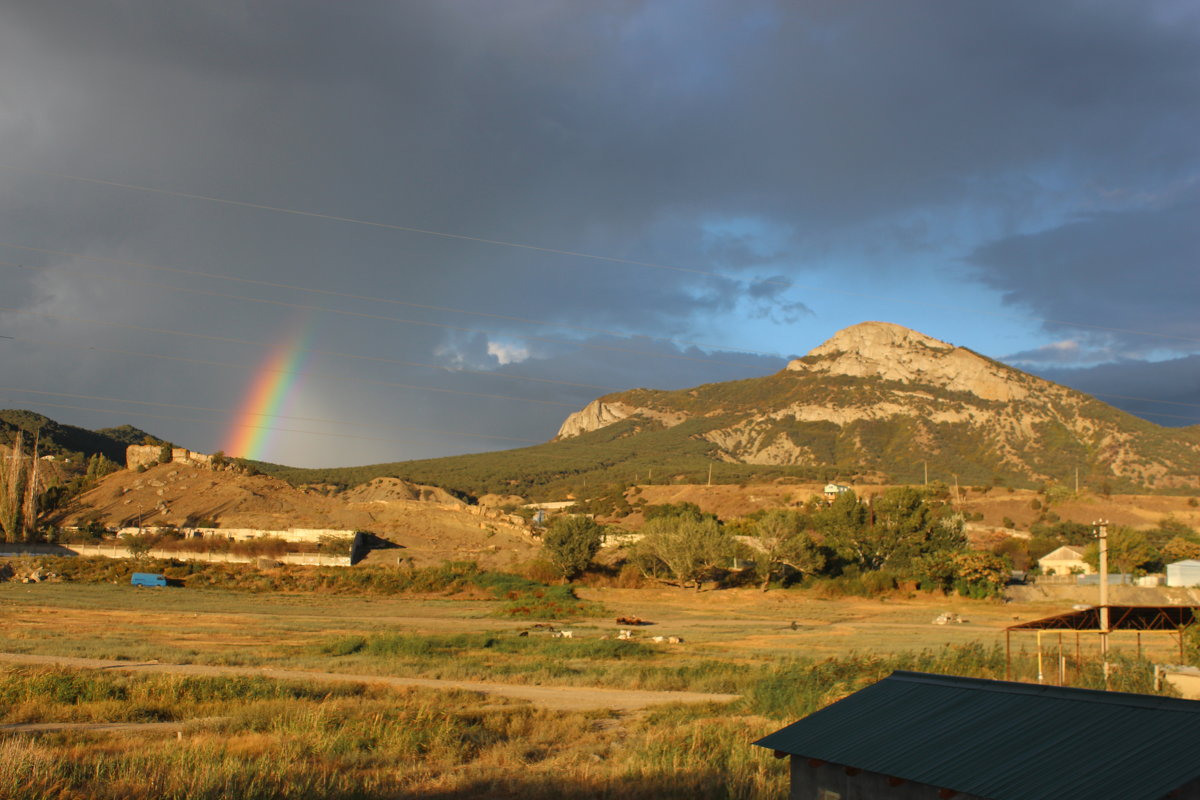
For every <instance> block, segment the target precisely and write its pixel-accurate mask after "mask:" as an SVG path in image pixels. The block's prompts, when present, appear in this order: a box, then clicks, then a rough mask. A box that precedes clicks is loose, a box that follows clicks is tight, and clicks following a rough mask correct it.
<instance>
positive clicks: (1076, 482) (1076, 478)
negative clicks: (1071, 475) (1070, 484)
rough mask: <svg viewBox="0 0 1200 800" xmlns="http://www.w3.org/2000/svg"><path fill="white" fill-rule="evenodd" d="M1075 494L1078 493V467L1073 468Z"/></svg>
mask: <svg viewBox="0 0 1200 800" xmlns="http://www.w3.org/2000/svg"><path fill="white" fill-rule="evenodd" d="M1075 494H1079V467H1076V468H1075Z"/></svg>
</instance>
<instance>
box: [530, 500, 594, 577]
mask: <svg viewBox="0 0 1200 800" xmlns="http://www.w3.org/2000/svg"><path fill="white" fill-rule="evenodd" d="M603 536H604V527H603V526H601V525H599V524H598V523H597V522H596V521H595V520H593V519H592V518H591V517H585V516H583V515H581V514H573V515H571V516H564V517H559V518H557V519H556V520H554V522H552V523H550V528H549V529H548V530H547V531H546V535H545V536H543V537H542V546H543V547H544V548H545V551H546V556H547V558H549V559H550V561H551V563H553V564H554V566H555V567H556V568H557V569H558V571H559V572H561V573H562V576H563V577H564V578H566V579H567V580H570V579H571V578H574V577H575V576H576V575H578V574H580V573H581V572H583V571H584V570H585V569H587V568H588V565H589V564H591V563H592V559H593V558H595V556H596V553H597V552H598V551H599V550H600V542H601V539H602V538H603Z"/></svg>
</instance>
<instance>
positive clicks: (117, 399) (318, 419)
mask: <svg viewBox="0 0 1200 800" xmlns="http://www.w3.org/2000/svg"><path fill="white" fill-rule="evenodd" d="M0 392H19V393H21V394H37V395H46V396H50V397H71V398H75V399H77V400H99V401H101V402H105V403H130V404H132V405H139V406H153V407H156V408H182V409H185V410H187V411H209V412H212V413H215V414H239V415H242V414H244V415H246V416H252V417H269V418H271V419H288V420H295V421H297V422H323V423H330V424H333V425H347V426H350V427H354V428H371V429H372V430H374V429H377V428H380V427H385V428H391V429H395V430H413V431H421V432H423V433H437V434H446V435H449V436H466V437H471V438H475V439H499V440H503V441H506V442H525V443H529V444H540V443H541V440H540V439H527V438H519V437H515V436H496V435H493V434H488V433H468V432H466V431H453V430H442V429H438V428H422V427H418V426H414V425H384V426H380V425H375V424H367V423H363V422H346V421H344V420H338V419H327V418H322V417H298V416H291V415H288V414H266V413H262V412H257V411H250V412H242V411H238V410H237V409H232V408H210V407H207V406H190V405H184V404H182V403H161V402H153V401H150V400H130V399H128V398H124V397H103V396H100V395H92V394H75V393H72V392H49V391H45V390H41V389H20V388H17V387H14V386H0ZM113 413H120V412H115V411H114V412H113ZM212 421H213V422H218V421H219V420H212ZM235 424H236V425H238V426H240V427H246V426H245V425H244V424H242V423H235ZM271 430H274V429H273V428H272V429H271Z"/></svg>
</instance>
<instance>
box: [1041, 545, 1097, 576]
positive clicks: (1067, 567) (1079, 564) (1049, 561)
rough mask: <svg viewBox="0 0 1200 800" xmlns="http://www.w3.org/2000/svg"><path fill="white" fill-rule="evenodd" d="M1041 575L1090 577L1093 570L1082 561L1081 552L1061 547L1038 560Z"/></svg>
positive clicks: (1075, 548) (1068, 547) (1076, 549)
mask: <svg viewBox="0 0 1200 800" xmlns="http://www.w3.org/2000/svg"><path fill="white" fill-rule="evenodd" d="M1038 566H1039V567H1041V570H1042V574H1043V575H1091V574H1092V573H1093V572H1094V571H1095V570H1093V569H1092V568H1091V567H1090V566H1089V565H1088V563H1087V562H1086V561H1084V560H1083V551H1082V550H1080V549H1079V548H1077V547H1071V546H1069V545H1063V546H1062V547H1060V548H1058V549H1057V550H1052V551H1050V552H1049V553H1047V554H1046V555H1044V556H1042V557H1041V558H1039V559H1038Z"/></svg>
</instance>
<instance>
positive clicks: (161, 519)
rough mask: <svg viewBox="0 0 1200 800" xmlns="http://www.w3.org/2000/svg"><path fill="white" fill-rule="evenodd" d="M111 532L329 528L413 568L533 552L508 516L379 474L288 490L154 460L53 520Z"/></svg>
mask: <svg viewBox="0 0 1200 800" xmlns="http://www.w3.org/2000/svg"><path fill="white" fill-rule="evenodd" d="M92 520H95V521H97V522H100V523H101V524H103V525H106V526H110V527H119V526H131V525H139V524H140V525H144V526H152V525H165V524H169V525H176V526H180V527H185V526H197V527H207V526H211V525H212V524H213V523H216V524H217V525H218V526H219V527H223V528H258V529H264V530H286V529H288V528H334V529H343V530H362V531H368V532H370V533H373V534H375V535H377V536H379V537H381V538H383V539H386V540H388V541H390V542H392V543H393V544H396V545H399V546H400V547H401V548H404V549H403V550H399V551H396V552H397V553H398V554H400V555H402V556H404V557H411V558H413V559H414V560H415V561H417V562H418V563H437V562H440V561H443V560H447V559H464V558H468V559H473V560H478V561H481V562H483V563H503V564H508V563H510V562H511V561H512V560H514V559H515V560H518V561H520V560H525V559H528V558H530V557H532V555H533V553H534V552H535V550H536V545H534V544H533V543H532V541H531V539H530V538H529V536H528V534H527V533H526V532H525V531H524V529H523V528H521V527H520V526H519V525H516V524H514V520H512V519H511V518H509V517H507V516H505V515H500V514H499V513H498V512H490V511H488V510H486V509H480V508H477V507H474V506H467V505H465V504H464V503H462V502H461V501H459V500H457V499H455V498H454V497H453V496H451V495H449V494H447V493H446V492H444V491H442V490H441V489H437V488H435V487H431V486H420V485H416V484H410V483H407V482H404V481H399V480H397V479H395V478H383V479H378V480H376V481H372V482H371V483H369V484H366V485H364V486H361V487H358V488H357V489H355V490H353V491H351V492H344V493H328V492H325V491H322V490H319V489H306V488H304V487H299V488H298V487H293V486H291V485H290V484H288V483H287V482H285V481H282V480H279V479H277V478H271V477H268V476H265V475H247V474H244V473H242V472H239V471H236V470H213V469H207V468H203V467H197V466H186V465H181V464H160V465H157V466H154V467H151V468H149V469H147V470H145V471H144V472H135V471H132V470H122V471H120V472H117V473H114V474H112V475H109V476H108V477H106V478H104V479H103V480H101V481H100V482H99V484H98V485H97V486H96V487H94V488H93V489H91V490H89V491H87V492H85V493H84V494H82V495H80V496H79V497H77V498H75V500H74V501H73V502H72V503H71V504H70V506H69V507H68V508H67V509H65V510H64V511H63V512H62V513H61V514H60V515H59V516H58V517H57V518H56V519H55V520H53V522H54V524H57V525H62V526H71V525H80V524H82V523H84V522H87V521H92Z"/></svg>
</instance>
